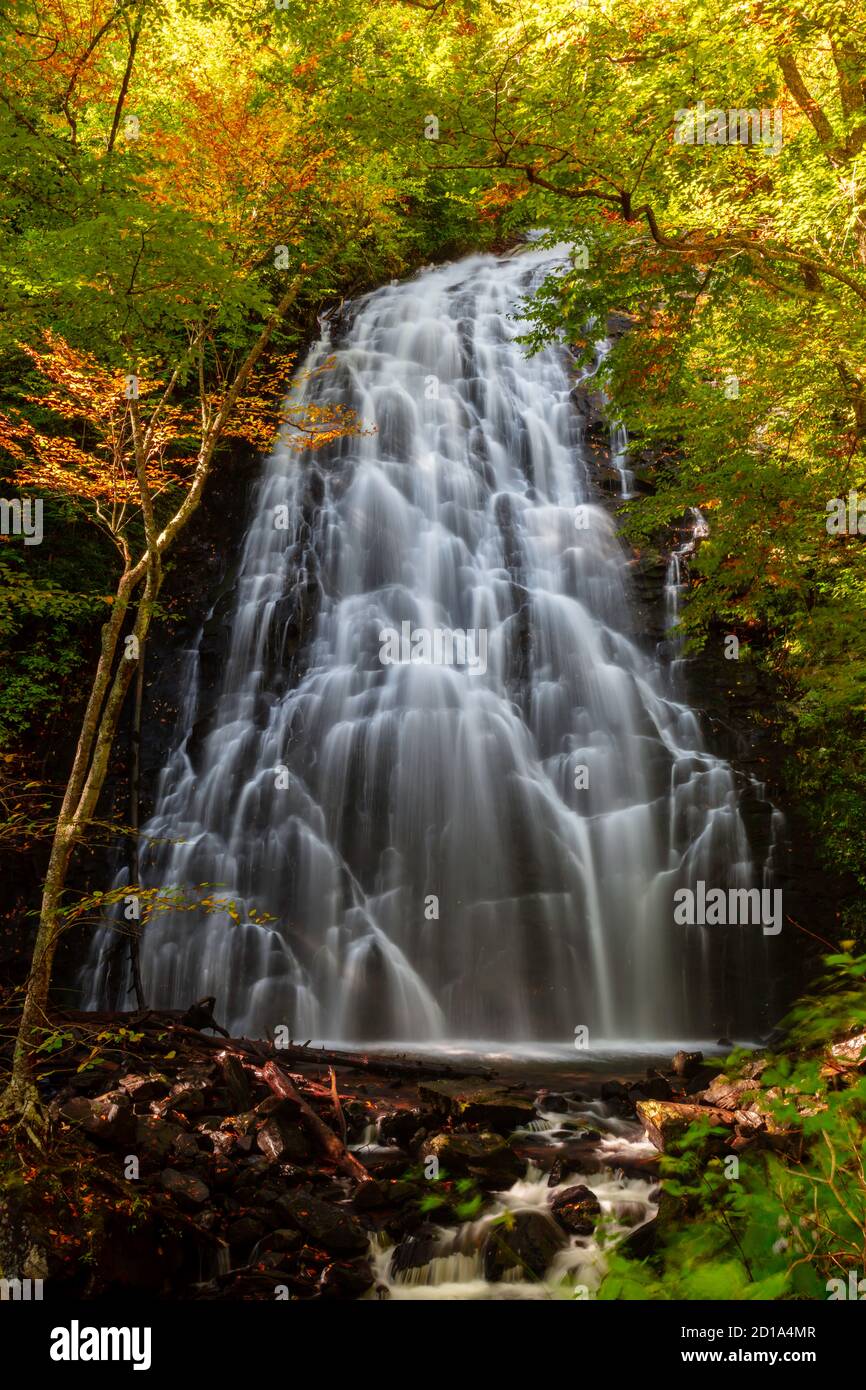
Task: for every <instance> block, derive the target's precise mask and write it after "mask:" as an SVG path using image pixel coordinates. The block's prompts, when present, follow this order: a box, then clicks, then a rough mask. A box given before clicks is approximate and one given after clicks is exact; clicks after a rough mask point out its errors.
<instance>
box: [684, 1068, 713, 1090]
mask: <svg viewBox="0 0 866 1390" xmlns="http://www.w3.org/2000/svg"><path fill="white" fill-rule="evenodd" d="M717 1075H718V1067H707V1066H703V1067H698V1069H697V1071H696V1072H694V1073H693V1074H692V1075H691V1076H690V1077H689V1079H688V1081H687V1082H686V1083H685V1087H684V1090H685V1093H686V1095H687V1096H697V1095H700V1093H701V1091H703V1090H704V1089H705V1088H706V1087H707V1086H709V1084H710V1082H711V1081H712V1080H713V1078H714V1077H715V1076H717Z"/></svg>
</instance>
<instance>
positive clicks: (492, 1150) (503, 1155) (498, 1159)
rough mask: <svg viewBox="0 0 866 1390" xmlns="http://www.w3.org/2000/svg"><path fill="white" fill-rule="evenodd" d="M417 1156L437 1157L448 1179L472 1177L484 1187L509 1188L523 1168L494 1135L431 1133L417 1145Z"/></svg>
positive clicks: (486, 1133)
mask: <svg viewBox="0 0 866 1390" xmlns="http://www.w3.org/2000/svg"><path fill="white" fill-rule="evenodd" d="M420 1157H421V1158H422V1159H425V1158H433V1157H435V1158H438V1160H439V1163H440V1165H441V1167H442V1168H443V1169H444V1170H445V1171H446V1172H447V1173H448V1174H449V1175H451V1176H457V1177H463V1176H469V1177H475V1178H478V1179H479V1181H483V1182H484V1183H485V1184H486V1185H488V1186H490V1185H493V1186H498V1187H510V1186H511V1184H512V1183H514V1182H516V1181H517V1179H518V1178H520V1177H522V1176H523V1172H524V1165H523V1163H521V1161H520V1159H519V1158H518V1157H517V1156H516V1154H515V1153H514V1152H513V1150H512V1149H511V1148H510V1147H509V1146H508V1144H506V1142H505V1140H504V1139H501V1138H500V1137H499V1135H498V1134H491V1133H490V1132H489V1131H482V1132H481V1133H466V1134H464V1133H459V1132H455V1133H447V1134H434V1135H431V1137H430V1138H429V1139H425V1140H424V1143H423V1144H422V1145H421V1151H420Z"/></svg>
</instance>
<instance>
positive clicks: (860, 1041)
mask: <svg viewBox="0 0 866 1390" xmlns="http://www.w3.org/2000/svg"><path fill="white" fill-rule="evenodd" d="M828 1051H829V1055H830V1057H831V1058H832V1059H833V1061H834V1062H838V1063H839V1064H841V1065H842V1066H843V1067H862V1066H866V1033H856V1034H855V1035H854V1037H853V1038H844V1039H843V1041H842V1042H837V1043H833V1045H832V1047H830V1048H829V1049H828Z"/></svg>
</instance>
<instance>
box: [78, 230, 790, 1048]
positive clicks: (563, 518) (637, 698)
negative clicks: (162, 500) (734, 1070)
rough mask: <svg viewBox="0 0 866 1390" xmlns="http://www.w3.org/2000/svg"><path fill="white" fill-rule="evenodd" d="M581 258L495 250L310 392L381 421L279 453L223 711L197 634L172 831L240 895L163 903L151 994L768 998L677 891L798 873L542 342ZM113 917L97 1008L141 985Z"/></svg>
mask: <svg viewBox="0 0 866 1390" xmlns="http://www.w3.org/2000/svg"><path fill="white" fill-rule="evenodd" d="M564 259H565V257H564V253H563V252H561V251H557V250H553V251H551V250H550V249H543V248H541V247H538V246H533V247H530V248H528V249H527V248H522V249H521V251H520V252H519V253H515V254H511V255H506V256H500V257H494V256H490V255H476V256H471V257H469V258H467V259H464V260H462V261H460V262H458V263H456V264H452V265H448V266H445V267H440V268H434V269H428V270H425V271H423V272H421V273H420V274H419V275H417V276H416V277H415V278H414V279H412V280H409V281H407V282H405V283H400V284H396V283H395V284H393V285H389V286H386V287H384V288H382V289H380V290H377V291H375V292H374V293H372V294H370V295H368V296H366V297H365V298H364V299H362V300H361V301H359V302H358V303H356V304H354V305H352V306H351V309H350V313H349V314H348V315H346V314H344V315H343V318H342V320H341V322H340V324H339V325H336V324H334V325H331V326H330V327H329V325H328V324H327V323H325V324H324V327H323V337H322V340H321V342H320V343H319V344H318V345H317V346H316V347H315V348H314V349H313V351H312V353H311V356H310V359H309V361H308V363H307V367H308V368H311V367H312V368H315V367H319V366H321V365H322V364H323V363H325V362H326V361H327V359H328V358H329V357H330V356H331V355H333V357H334V365H333V367H331V368H330V369H328V370H327V371H325V372H323V373H322V374H321V376H319V377H318V378H317V379H316V380H315V381H314V382H313V383H311V385H310V387H309V389H310V391H311V392H314V393H316V394H317V395H318V397H319V398H320V399H323V400H333V401H339V402H342V403H344V404H345V405H348V406H351V407H354V409H355V410H356V411H357V412H358V415H359V417H360V419H361V421H362V423H363V424H364V426H366V427H367V428H368V430H370V432H369V433H366V434H363V435H356V436H353V437H346V438H343V439H341V440H338V441H336V442H334V443H333V444H331V445H329V446H327V448H326V450H324V451H320V452H317V453H314V454H303V453H299V452H298V451H297V450H296V449H293V448H290V447H287V446H284V445H282V444H281V445H279V446H278V447H276V448H275V449H274V452H273V453H272V455H271V456H270V458H269V459H267V460H266V462H265V463H264V464H263V467H262V473H261V478H260V480H259V482H258V484H257V488H256V492H255V496H254V501H253V505H252V509H251V516H250V517H249V520H248V526H247V531H246V536H245V541H244V545H243V550H242V554H241V558H240V564H239V571H238V576H237V581H236V588H235V593H234V609H233V616H232V618H231V638H230V644H229V650H228V654H227V657H226V661H225V664H224V668H223V670H222V673H221V688H220V695H219V701H218V704H217V706H216V709H215V711H214V713H213V714H212V715H211V716H210V717H209V718H208V720H207V721H205V727H202V724H203V721H202V720H201V718H197V716H196V709H197V703H198V684H199V681H200V673H199V663H198V660H197V656H196V653H192V654H191V660H190V663H189V681H188V688H187V690H186V691H185V692H184V693H183V696H182V699H181V710H182V713H181V717H180V726H179V728H178V736H177V741H176V746H175V748H174V751H173V752H172V754H171V756H170V759H169V760H168V762H167V765H166V767H165V769H164V771H163V773H162V775H161V780H160V783H159V787H158V794H157V801H156V810H155V813H154V815H153V817H152V819H151V820H150V822H149V823H148V824H147V825H146V827H145V829H144V842H143V845H142V855H141V859H142V876H143V881H144V882H145V883H146V884H147V885H150V886H156V887H160V888H162V889H164V890H165V892H167V893H169V892H173V891H175V890H180V889H185V890H187V891H188V892H190V893H193V894H194V893H195V892H196V891H197V889H198V887H199V886H200V885H217V887H215V888H213V889H212V890H209V891H212V892H213V893H214V894H216V893H219V895H220V896H221V897H229V898H231V899H232V900H233V901H234V903H235V904H236V906H237V909H238V912H239V918H240V920H238V921H236V922H233V921H232V919H231V918H230V917H229V916H228V915H227V914H226V912H225V911H223V910H219V909H217V910H207V909H205V908H200V909H198V910H196V911H186V910H179V909H178V910H164V911H160V912H158V913H156V914H154V916H153V917H152V918H151V919H150V920H149V921H148V923H147V925H146V927H145V929H144V932H143V938H142V946H141V955H142V958H141V967H142V974H143V979H144V986H145V990H146V994H147V999H148V1002H149V1003H150V1004H151V1005H153V1006H158V1007H183V1006H186V1005H187V1004H189V1002H190V1001H191V1000H192V999H196V998H199V997H201V996H204V995H209V994H213V995H216V996H217V999H218V1001H219V1002H218V1012H219V1015H220V1017H221V1021H222V1022H224V1023H225V1024H226V1026H228V1027H229V1028H231V1029H232V1030H233V1031H243V1032H246V1033H251V1034H265V1033H269V1032H270V1031H271V1030H272V1029H274V1028H275V1027H276V1026H278V1025H283V1026H285V1027H286V1028H287V1029H288V1030H289V1033H290V1035H291V1036H292V1037H294V1038H297V1039H302V1040H303V1039H305V1038H311V1037H312V1038H316V1039H327V1040H329V1041H340V1040H342V1041H350V1040H360V1039H368V1040H372V1039H376V1040H384V1039H390V1040H406V1041H414V1042H418V1043H421V1042H424V1041H425V1040H427V1041H431V1040H438V1039H459V1038H464V1039H466V1038H469V1039H482V1038H487V1039H510V1040H521V1039H525V1040H529V1039H544V1040H551V1041H555V1042H558V1043H561V1044H565V1045H568V1044H569V1042H570V1041H571V1040H572V1039H573V1038H574V1036H575V1033H576V1030H579V1029H581V1028H585V1029H587V1030H588V1036H589V1041H590V1045H592V1044H593V1043H594V1042H595V1041H598V1040H601V1039H653V1038H656V1039H677V1038H679V1039H686V1038H690V1037H693V1038H707V1037H713V1038H714V1037H715V1035H716V1034H717V1033H718V1032H719V1031H721V1030H722V1028H723V1026H724V1027H727V1026H735V1027H737V1028H738V1029H739V1030H740V1036H753V1035H754V1029H755V1028H756V1027H757V1026H758V1024H759V1023H760V1022H761V1021H762V1016H761V1002H760V989H759V988H756V984H757V983H758V982H759V981H760V979H761V978H762V975H763V973H764V971H765V969H766V965H765V957H766V953H767V950H768V943H767V941H766V940H765V939H764V937H763V936H762V933H761V928H760V926H737V927H734V926H727V927H702V926H678V925H676V924H675V921H674V915H673V895H674V891H675V889H676V888H677V887H679V886H681V885H687V886H688V885H691V886H693V885H694V884H695V883H696V882H697V880H701V879H702V880H704V881H705V882H706V883H707V884H708V885H713V886H718V887H722V888H726V887H729V886H749V885H750V884H753V883H754V884H760V883H761V882H763V881H764V880H763V879H762V874H763V865H758V866H753V865H752V863H751V859H750V849H749V843H748V839H747V836H746V833H745V829H744V824H743V820H742V817H741V815H740V812H739V809H738V801H737V793H736V787H735V781H734V777H733V773H732V771H731V768H730V767H729V766H728V765H727V764H726V763H725V762H723V761H722V760H720V759H719V758H717V757H714V756H713V755H712V754H711V753H710V752H709V751H708V750H707V749H706V748H705V747H704V745H703V743H702V738H701V733H700V729H699V724H698V720H697V717H696V715H695V713H694V712H693V711H692V710H691V709H690V708H689V707H688V705H687V704H686V703H684V702H683V698H682V696H681V693H680V692H679V690H675V689H672V688H671V685H670V683H669V682H668V681H667V679H666V676H665V673H664V670H663V666H662V663H661V662H660V660H659V658H658V656H657V654H656V653H655V652H654V651H653V650H652V647H651V644H650V643H648V642H645V641H644V640H643V639H642V636H641V633H640V632H639V631H636V630H635V629H634V612H635V608H634V605H633V603H632V600H631V596H630V587H629V567H628V557H627V555H626V552H625V549H624V547H623V545H622V542H621V540H620V538H619V536H618V532H617V526H616V521H615V519H614V518H613V517H612V516H611V514H610V512H609V510H606V509H605V508H604V507H603V506H602V505H601V504H600V501H599V498H600V493H598V492H597V491H595V490H594V488H593V484H592V479H591V476H590V467H589V465H588V463H587V461H586V457H585V455H584V451H583V446H582V434H581V429H582V427H581V423H580V417H579V414H578V412H577V411H576V410H575V409H574V407H573V403H572V399H571V388H572V380H571V378H570V376H569V366H568V359H567V354H566V353H565V352H564V351H561V350H560V349H559V348H557V347H555V346H554V347H550V348H546V349H544V350H543V351H541V352H539V353H537V354H536V355H534V356H531V357H529V356H527V355H526V354H525V351H524V349H523V348H522V347H521V345H520V344H519V343H518V342H517V341H516V338H517V336H518V335H519V334H520V333H521V332H524V331H525V324H522V323H521V322H520V320H519V317H518V312H519V306H520V304H521V301H522V299H523V297H524V296H526V295H527V294H529V293H531V292H532V291H533V289H534V288H536V287H537V286H538V285H539V284H540V282H541V280H542V279H543V278H544V277H545V276H546V275H548V274H550V273H551V272H553V271H555V270H556V269H557V267H558V265H559V264H560V263H561V262H562V263H564ZM347 319H348V322H347V321H346V320H347ZM332 339H333V340H332ZM373 427H375V430H373ZM620 444H621V457H620V458H619V459H618V460H617V462H616V466H617V467H619V468H620V469H621V470H625V462H624V459H625V441H624V439H623V440H620ZM629 482H630V477H629V476H627V474H626V472H625V471H624V473H623V485H624V490H625V489H627V487H628V485H629ZM670 582H671V583H673V578H672V579H671V581H670ZM111 938H112V926H111V923H107V924H106V925H105V926H104V927H103V929H102V930H101V931H100V932H98V933H97V934H96V936H95V938H94V941H93V945H92V949H91V956H90V960H89V963H88V966H87V969H86V972H85V973H86V978H87V980H88V987H87V991H86V993H87V1001H86V1002H88V1005H89V1006H90V1007H95V1006H97V1005H101V1006H105V1004H106V1003H107V1002H109V995H110V992H111V988H113V989H115V990H116V991H117V993H115V994H114V996H113V998H114V1001H115V1002H116V1001H117V999H119V998H121V999H123V998H126V997H127V989H128V981H123V980H121V981H120V983H119V985H118V984H117V982H115V984H114V986H113V987H109V985H108V983H107V978H108V971H107V960H108V957H109V955H110V951H109V944H110V941H111ZM734 967H735V968H734ZM731 1020H733V1024H732V1025H731V1024H730V1021H731Z"/></svg>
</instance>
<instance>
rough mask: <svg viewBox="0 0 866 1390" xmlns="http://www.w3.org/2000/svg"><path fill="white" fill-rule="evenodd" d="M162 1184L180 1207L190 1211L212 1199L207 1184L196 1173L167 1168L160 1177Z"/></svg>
mask: <svg viewBox="0 0 866 1390" xmlns="http://www.w3.org/2000/svg"><path fill="white" fill-rule="evenodd" d="M160 1182H161V1183H162V1185H163V1187H164V1188H165V1190H166V1192H168V1193H169V1194H170V1195H171V1196H172V1197H173V1198H174V1200H175V1201H176V1202H177V1203H178V1205H179V1206H182V1207H186V1208H187V1209H188V1210H190V1209H195V1208H196V1207H200V1206H202V1205H203V1204H204V1203H205V1202H206V1201H207V1200H208V1198H209V1197H210V1191H209V1189H208V1187H207V1184H206V1183H203V1182H202V1180H201V1178H197V1177H196V1176H195V1174H194V1173H181V1172H180V1170H179V1169H177V1168H166V1169H164V1170H163V1172H162V1174H161V1175H160Z"/></svg>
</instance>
